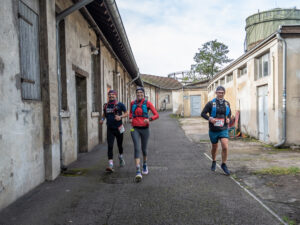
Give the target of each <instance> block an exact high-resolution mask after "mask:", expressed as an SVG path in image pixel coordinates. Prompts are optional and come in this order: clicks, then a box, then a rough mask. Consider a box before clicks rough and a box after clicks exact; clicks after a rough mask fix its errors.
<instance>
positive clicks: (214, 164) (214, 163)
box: [211, 161, 217, 171]
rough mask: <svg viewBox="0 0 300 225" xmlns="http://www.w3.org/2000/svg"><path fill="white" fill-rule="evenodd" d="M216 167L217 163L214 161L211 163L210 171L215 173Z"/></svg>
mask: <svg viewBox="0 0 300 225" xmlns="http://www.w3.org/2000/svg"><path fill="white" fill-rule="evenodd" d="M216 167H217V162H216V161H212V164H211V171H216Z"/></svg>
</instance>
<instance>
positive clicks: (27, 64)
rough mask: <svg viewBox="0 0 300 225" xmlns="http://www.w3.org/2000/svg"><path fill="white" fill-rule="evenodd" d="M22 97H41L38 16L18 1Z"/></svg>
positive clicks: (37, 98) (34, 98)
mask: <svg viewBox="0 0 300 225" xmlns="http://www.w3.org/2000/svg"><path fill="white" fill-rule="evenodd" d="M18 15H19V28H20V55H21V57H20V58H21V82H22V97H23V98H24V99H31V100H39V99H41V91H40V64H39V35H38V33H39V18H38V15H37V14H36V13H34V12H33V11H32V10H31V9H30V8H29V7H28V6H26V5H25V4H24V3H23V2H22V1H19V14H18Z"/></svg>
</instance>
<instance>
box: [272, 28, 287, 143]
mask: <svg viewBox="0 0 300 225" xmlns="http://www.w3.org/2000/svg"><path fill="white" fill-rule="evenodd" d="M280 32H281V26H280V27H279V31H278V33H277V38H278V39H279V40H280V41H282V43H283V50H282V51H283V59H282V67H283V70H282V76H283V79H282V86H283V87H282V129H283V130H282V140H281V142H280V143H278V144H276V145H274V147H275V148H279V147H281V146H282V145H284V143H285V142H286V51H287V50H286V41H285V39H284V38H282V37H281V36H280Z"/></svg>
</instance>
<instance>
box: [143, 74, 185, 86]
mask: <svg viewBox="0 0 300 225" xmlns="http://www.w3.org/2000/svg"><path fill="white" fill-rule="evenodd" d="M141 78H142V80H143V82H145V83H147V84H150V85H153V86H156V87H158V88H162V89H171V90H172V89H180V88H182V84H181V83H180V82H179V81H178V80H175V79H173V78H169V77H160V76H154V75H147V74H141Z"/></svg>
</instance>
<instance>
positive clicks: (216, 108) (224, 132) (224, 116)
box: [201, 86, 231, 175]
mask: <svg viewBox="0 0 300 225" xmlns="http://www.w3.org/2000/svg"><path fill="white" fill-rule="evenodd" d="M216 95H217V97H216V98H214V99H213V100H212V101H210V102H208V103H207V104H206V105H205V107H204V109H203V111H202V113H201V116H202V117H203V118H204V119H206V120H208V121H209V138H210V141H211V143H212V149H211V156H212V160H213V161H212V165H211V170H212V171H216V156H217V150H218V141H219V140H220V142H221V146H222V164H221V168H222V169H223V171H224V173H225V174H226V175H230V171H229V170H228V168H227V165H226V161H227V155H228V138H229V135H228V124H229V121H230V120H229V118H230V117H231V110H230V104H229V102H228V101H226V100H225V99H224V95H225V88H224V87H223V86H218V87H217V89H216ZM207 113H209V115H210V116H207Z"/></svg>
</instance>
